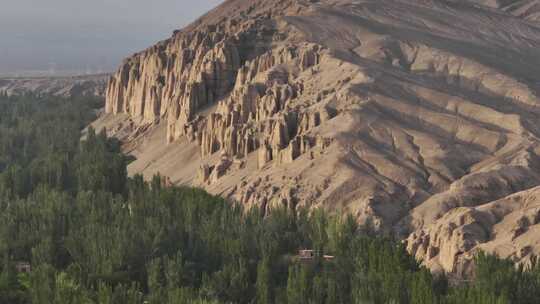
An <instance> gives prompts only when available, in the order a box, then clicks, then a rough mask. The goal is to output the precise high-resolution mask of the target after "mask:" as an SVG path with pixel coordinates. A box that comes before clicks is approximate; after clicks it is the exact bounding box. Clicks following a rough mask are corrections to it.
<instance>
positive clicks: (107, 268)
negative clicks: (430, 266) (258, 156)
mask: <svg viewBox="0 0 540 304" xmlns="http://www.w3.org/2000/svg"><path fill="white" fill-rule="evenodd" d="M34 99H35V98H31V97H28V96H27V97H20V98H6V97H3V98H0V109H1V111H0V303H13V304H17V303H34V304H35V303H59V304H60V303H115V304H116V303H120V304H122V303H126V304H128V303H129V304H132V303H133V304H137V303H145V302H148V303H200V304H203V303H259V304H266V303H290V304H292V303H295V304H296V303H313V304H318V303H320V304H334V303H460V304H461V303H540V268H538V267H534V269H533V270H532V271H523V270H521V269H514V268H513V266H512V265H511V263H509V262H506V261H500V260H498V259H496V258H493V257H488V256H484V255H481V256H479V258H478V271H477V279H476V281H475V282H474V283H472V284H470V285H464V286H460V287H453V288H449V287H448V284H447V281H446V280H445V278H443V277H441V278H434V277H433V276H432V275H431V274H430V273H429V271H427V270H426V269H424V268H422V267H420V266H419V264H418V263H417V262H416V261H415V260H414V259H413V258H412V257H411V256H409V255H408V254H407V253H406V251H405V250H404V248H403V246H402V245H400V244H399V243H397V242H394V241H392V240H391V239H388V238H381V237H376V236H372V234H371V233H369V231H366V230H365V229H363V228H362V227H359V226H358V225H357V224H356V222H355V221H354V220H353V218H352V217H349V216H330V215H328V214H326V213H325V212H323V211H314V212H312V213H308V212H306V211H304V210H297V211H296V212H291V211H288V210H275V211H273V212H272V214H271V215H270V216H267V217H263V216H262V215H261V214H260V212H258V211H257V210H251V211H245V210H243V209H242V208H241V207H240V206H236V205H231V204H228V203H227V202H225V201H223V200H222V199H219V198H217V197H214V196H210V195H208V194H207V193H205V192H204V191H202V190H197V189H189V188H176V187H163V184H164V183H163V182H162V179H161V178H160V177H159V176H156V177H155V178H154V179H153V180H152V181H151V182H145V181H144V180H143V179H142V177H141V176H136V177H133V178H128V177H127V173H126V163H127V160H126V158H125V157H124V156H123V155H122V154H121V153H120V148H119V145H118V143H117V142H115V141H114V140H112V139H109V138H107V137H106V136H105V134H103V133H100V134H95V132H94V131H93V130H89V131H88V132H87V135H86V139H85V140H84V141H80V131H81V130H82V129H83V127H84V126H85V125H86V124H87V123H88V122H89V121H90V120H91V119H92V115H91V113H92V108H93V107H95V106H97V103H96V102H95V101H94V100H88V99H80V100H69V101H65V100H61V101H57V100H49V99H43V98H40V99H38V100H34ZM300 248H313V249H316V250H320V251H321V252H324V253H328V254H332V255H334V256H335V259H333V260H331V261H325V260H324V259H322V258H316V259H314V260H313V261H311V262H300V261H299V260H298V259H297V258H296V257H295V254H296V252H297V250H298V249H300ZM19 262H29V263H30V264H31V267H32V271H31V272H30V273H28V274H27V273H18V272H17V271H16V265H17V263H19Z"/></svg>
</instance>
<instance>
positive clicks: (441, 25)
mask: <svg viewBox="0 0 540 304" xmlns="http://www.w3.org/2000/svg"><path fill="white" fill-rule="evenodd" d="M538 12H539V9H538V1H535V0H532V1H443V0H371V1H370V0H366V1H350V0H349V1H346V0H334V1H332V0H324V1H292V0H264V1H254V0H251V1H249V0H229V1H225V2H224V3H223V4H222V5H221V6H219V7H217V8H216V9H214V10H212V11H211V12H209V13H208V14H206V15H205V16H203V17H201V18H200V19H199V20H197V21H196V22H195V23H193V24H191V25H189V26H188V27H186V28H184V29H182V30H179V31H176V32H175V33H174V35H173V36H172V37H171V38H170V39H168V40H166V41H163V42H161V43H159V44H157V45H155V46H153V47H151V48H149V49H147V50H145V51H142V52H140V53H137V54H135V55H134V56H132V57H130V58H128V59H126V60H125V61H124V62H123V63H122V65H121V67H120V68H119V70H118V72H117V73H116V74H115V75H114V76H113V77H112V78H111V79H110V81H109V85H108V89H107V104H106V112H107V113H108V114H107V115H105V116H103V117H102V118H101V119H100V120H99V121H97V122H96V123H95V126H96V127H98V128H101V127H106V128H107V130H108V131H109V133H111V134H114V135H116V136H118V137H119V138H121V139H122V140H123V141H124V148H125V150H126V151H128V152H130V153H131V154H133V155H134V156H135V157H136V158H137V160H136V161H135V162H133V163H132V164H131V165H130V171H131V173H142V174H144V175H146V176H151V175H153V174H155V173H158V172H160V173H161V174H163V175H165V176H167V177H168V178H170V180H171V182H173V183H178V184H186V185H193V186H200V187H203V188H205V189H207V190H208V191H210V192H212V193H215V194H219V195H222V196H224V197H227V198H230V199H231V200H235V201H238V202H241V203H242V204H246V205H249V206H253V207H257V208H262V209H264V210H270V209H271V208H273V207H274V206H281V205H285V206H288V207H289V208H295V207H296V206H298V205H303V206H309V207H313V208H316V207H322V208H326V209H329V210H339V211H345V212H350V213H352V214H354V215H355V216H356V217H357V218H358V221H359V222H363V223H368V224H369V225H372V226H373V227H375V228H377V229H381V230H386V231H391V232H393V233H395V234H396V235H399V236H400V237H401V238H403V239H404V240H405V241H406V243H407V246H408V249H409V250H410V252H412V253H413V254H415V255H416V256H417V257H418V258H420V259H422V260H423V261H424V262H425V264H426V265H428V266H429V267H430V268H431V269H433V270H434V271H446V272H453V273H457V274H463V272H464V271H466V270H467V269H468V267H466V266H467V265H468V264H469V261H470V259H471V257H472V256H473V255H474V253H475V251H476V250H478V249H483V250H486V251H488V252H492V253H497V254H499V255H501V256H502V257H510V258H512V259H514V260H515V261H516V262H522V263H528V262H529V261H530V257H531V256H532V255H535V254H539V253H540V245H539V241H540V234H538V233H535V232H534V231H536V229H540V201H538V199H537V198H536V197H537V192H538V190H537V188H535V187H537V186H539V185H540V171H539V169H540V158H539V156H540V140H539V137H538V136H539V135H540V99H539V96H540V25H539V23H538V22H537V21H538Z"/></svg>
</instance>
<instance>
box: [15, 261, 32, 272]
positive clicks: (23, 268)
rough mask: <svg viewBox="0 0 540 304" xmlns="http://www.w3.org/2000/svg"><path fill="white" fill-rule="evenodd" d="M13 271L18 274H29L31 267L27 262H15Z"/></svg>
mask: <svg viewBox="0 0 540 304" xmlns="http://www.w3.org/2000/svg"><path fill="white" fill-rule="evenodd" d="M15 269H16V270H17V272H18V273H30V272H31V271H32V266H31V265H30V263H28V262H17V263H15Z"/></svg>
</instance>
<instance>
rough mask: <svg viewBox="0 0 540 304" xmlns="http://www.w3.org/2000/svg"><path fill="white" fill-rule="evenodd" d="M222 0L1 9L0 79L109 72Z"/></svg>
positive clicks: (37, 0)
mask: <svg viewBox="0 0 540 304" xmlns="http://www.w3.org/2000/svg"><path fill="white" fill-rule="evenodd" d="M221 2H222V0H201V1H197V2H194V3H190V4H189V5H186V4H185V3H178V2H177V1H175V0H156V1H153V2H146V1H143V0H113V1H111V0H96V1H93V2H91V3H89V2H83V1H80V0H49V1H47V3H44V1H41V0H19V1H17V2H14V3H9V4H7V5H4V7H3V8H2V10H1V11H0V35H1V36H2V40H3V41H2V43H1V44H0V77H4V78H5V77H66V76H75V75H94V74H104V73H112V72H114V71H115V70H116V69H117V67H118V66H119V65H120V63H121V61H122V60H123V59H124V58H126V57H129V56H130V55H131V54H133V53H135V52H138V51H141V50H143V49H146V48H147V47H150V46H151V45H153V44H155V43H157V42H159V41H161V40H164V39H167V38H168V37H170V36H171V35H172V32H173V31H174V30H177V29H180V28H182V27H184V26H186V25H187V24H189V23H191V22H192V21H194V20H195V19H197V18H198V17H199V16H201V15H202V14H204V13H205V12H207V11H208V10H210V9H212V8H213V7H215V6H217V5H218V4H220V3H221Z"/></svg>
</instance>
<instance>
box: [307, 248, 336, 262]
mask: <svg viewBox="0 0 540 304" xmlns="http://www.w3.org/2000/svg"><path fill="white" fill-rule="evenodd" d="M298 258H299V259H300V261H313V260H315V259H316V258H323V259H324V260H325V261H331V260H333V259H334V258H335V257H334V256H333V255H326V254H323V252H322V251H320V250H312V249H301V250H298Z"/></svg>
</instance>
